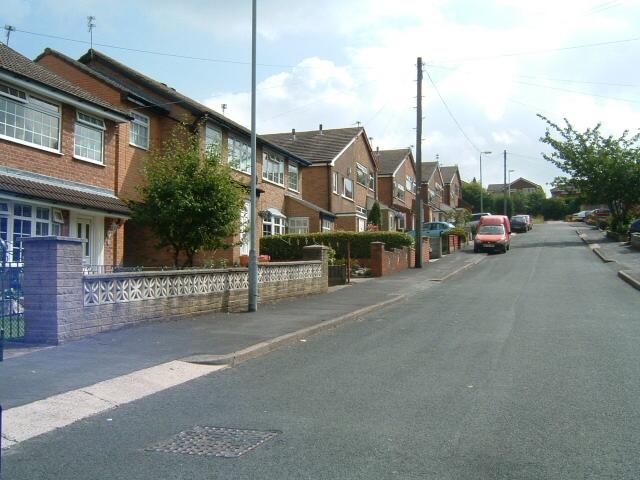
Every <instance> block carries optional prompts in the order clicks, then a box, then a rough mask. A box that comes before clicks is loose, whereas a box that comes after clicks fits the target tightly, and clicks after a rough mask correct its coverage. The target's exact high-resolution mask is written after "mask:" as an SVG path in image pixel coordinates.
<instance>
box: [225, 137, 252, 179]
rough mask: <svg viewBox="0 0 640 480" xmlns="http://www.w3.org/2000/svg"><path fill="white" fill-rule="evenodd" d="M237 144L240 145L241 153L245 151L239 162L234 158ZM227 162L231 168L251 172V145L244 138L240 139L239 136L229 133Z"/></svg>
mask: <svg viewBox="0 0 640 480" xmlns="http://www.w3.org/2000/svg"><path fill="white" fill-rule="evenodd" d="M236 144H237V145H238V146H239V147H240V149H239V151H240V153H244V155H243V156H241V157H240V158H239V159H238V163H237V164H236V163H235V160H234V158H235V157H234V152H235V151H236V147H235V145H236ZM227 163H228V164H229V166H230V167H231V168H233V169H234V170H236V171H238V172H242V173H246V174H251V145H249V144H248V143H247V142H245V141H244V140H240V139H239V138H238V137H235V136H232V135H229V137H228V138H227Z"/></svg>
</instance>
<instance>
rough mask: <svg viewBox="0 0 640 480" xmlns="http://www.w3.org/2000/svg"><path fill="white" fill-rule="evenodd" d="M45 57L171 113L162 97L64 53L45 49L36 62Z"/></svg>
mask: <svg viewBox="0 0 640 480" xmlns="http://www.w3.org/2000/svg"><path fill="white" fill-rule="evenodd" d="M45 55H52V56H54V57H57V58H59V59H60V60H62V61H64V62H66V63H68V64H69V65H71V66H73V67H74V68H77V69H78V70H80V71H81V72H83V73H86V74H87V75H90V76H92V77H93V78H96V79H98V80H100V81H101V82H104V83H106V84H107V85H109V86H110V87H113V88H114V89H116V90H118V91H120V92H123V93H126V94H129V95H132V96H134V97H137V98H139V99H140V100H143V101H144V102H146V103H148V104H150V105H156V108H159V109H161V110H165V111H169V110H168V108H167V107H166V106H163V105H162V103H163V101H162V99H161V98H160V97H154V96H152V95H149V94H148V93H146V92H142V91H140V89H138V88H136V87H135V86H133V85H125V84H124V82H122V81H119V79H117V78H112V77H109V76H107V75H105V74H103V73H102V72H100V71H98V70H95V69H93V68H89V67H88V66H87V65H85V64H84V63H81V62H79V61H77V60H74V59H73V58H71V57H68V56H67V55H65V54H64V53H61V52H58V51H57V50H54V49H52V48H45V49H44V51H43V52H42V53H41V54H40V55H38V57H36V60H35V61H36V62H37V61H38V60H39V59H40V58H42V57H44V56H45Z"/></svg>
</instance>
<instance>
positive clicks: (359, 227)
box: [356, 217, 367, 232]
mask: <svg viewBox="0 0 640 480" xmlns="http://www.w3.org/2000/svg"><path fill="white" fill-rule="evenodd" d="M356 231H358V232H366V231H367V219H366V218H362V217H356Z"/></svg>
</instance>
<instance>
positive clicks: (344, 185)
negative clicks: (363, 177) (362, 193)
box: [342, 177, 355, 202]
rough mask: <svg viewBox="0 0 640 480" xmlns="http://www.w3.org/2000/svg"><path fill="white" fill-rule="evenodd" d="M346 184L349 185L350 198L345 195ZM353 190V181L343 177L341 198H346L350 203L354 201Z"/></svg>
mask: <svg viewBox="0 0 640 480" xmlns="http://www.w3.org/2000/svg"><path fill="white" fill-rule="evenodd" d="M347 182H349V183H351V196H349V195H346V193H347ZM353 189H354V184H353V180H351V179H350V178H348V177H344V178H343V179H342V197H343V198H346V199H347V200H351V201H352V202H353V201H354V199H353V198H354V196H355V192H354V191H353Z"/></svg>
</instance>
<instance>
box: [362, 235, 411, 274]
mask: <svg viewBox="0 0 640 480" xmlns="http://www.w3.org/2000/svg"><path fill="white" fill-rule="evenodd" d="M414 265H415V250H414V249H413V248H407V247H404V248H397V249H393V250H391V251H386V250H385V248H384V243H383V242H371V263H370V268H371V275H372V276H374V277H382V276H385V275H389V274H391V273H395V272H399V271H401V270H406V269H407V268H410V267H413V266H414Z"/></svg>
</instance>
